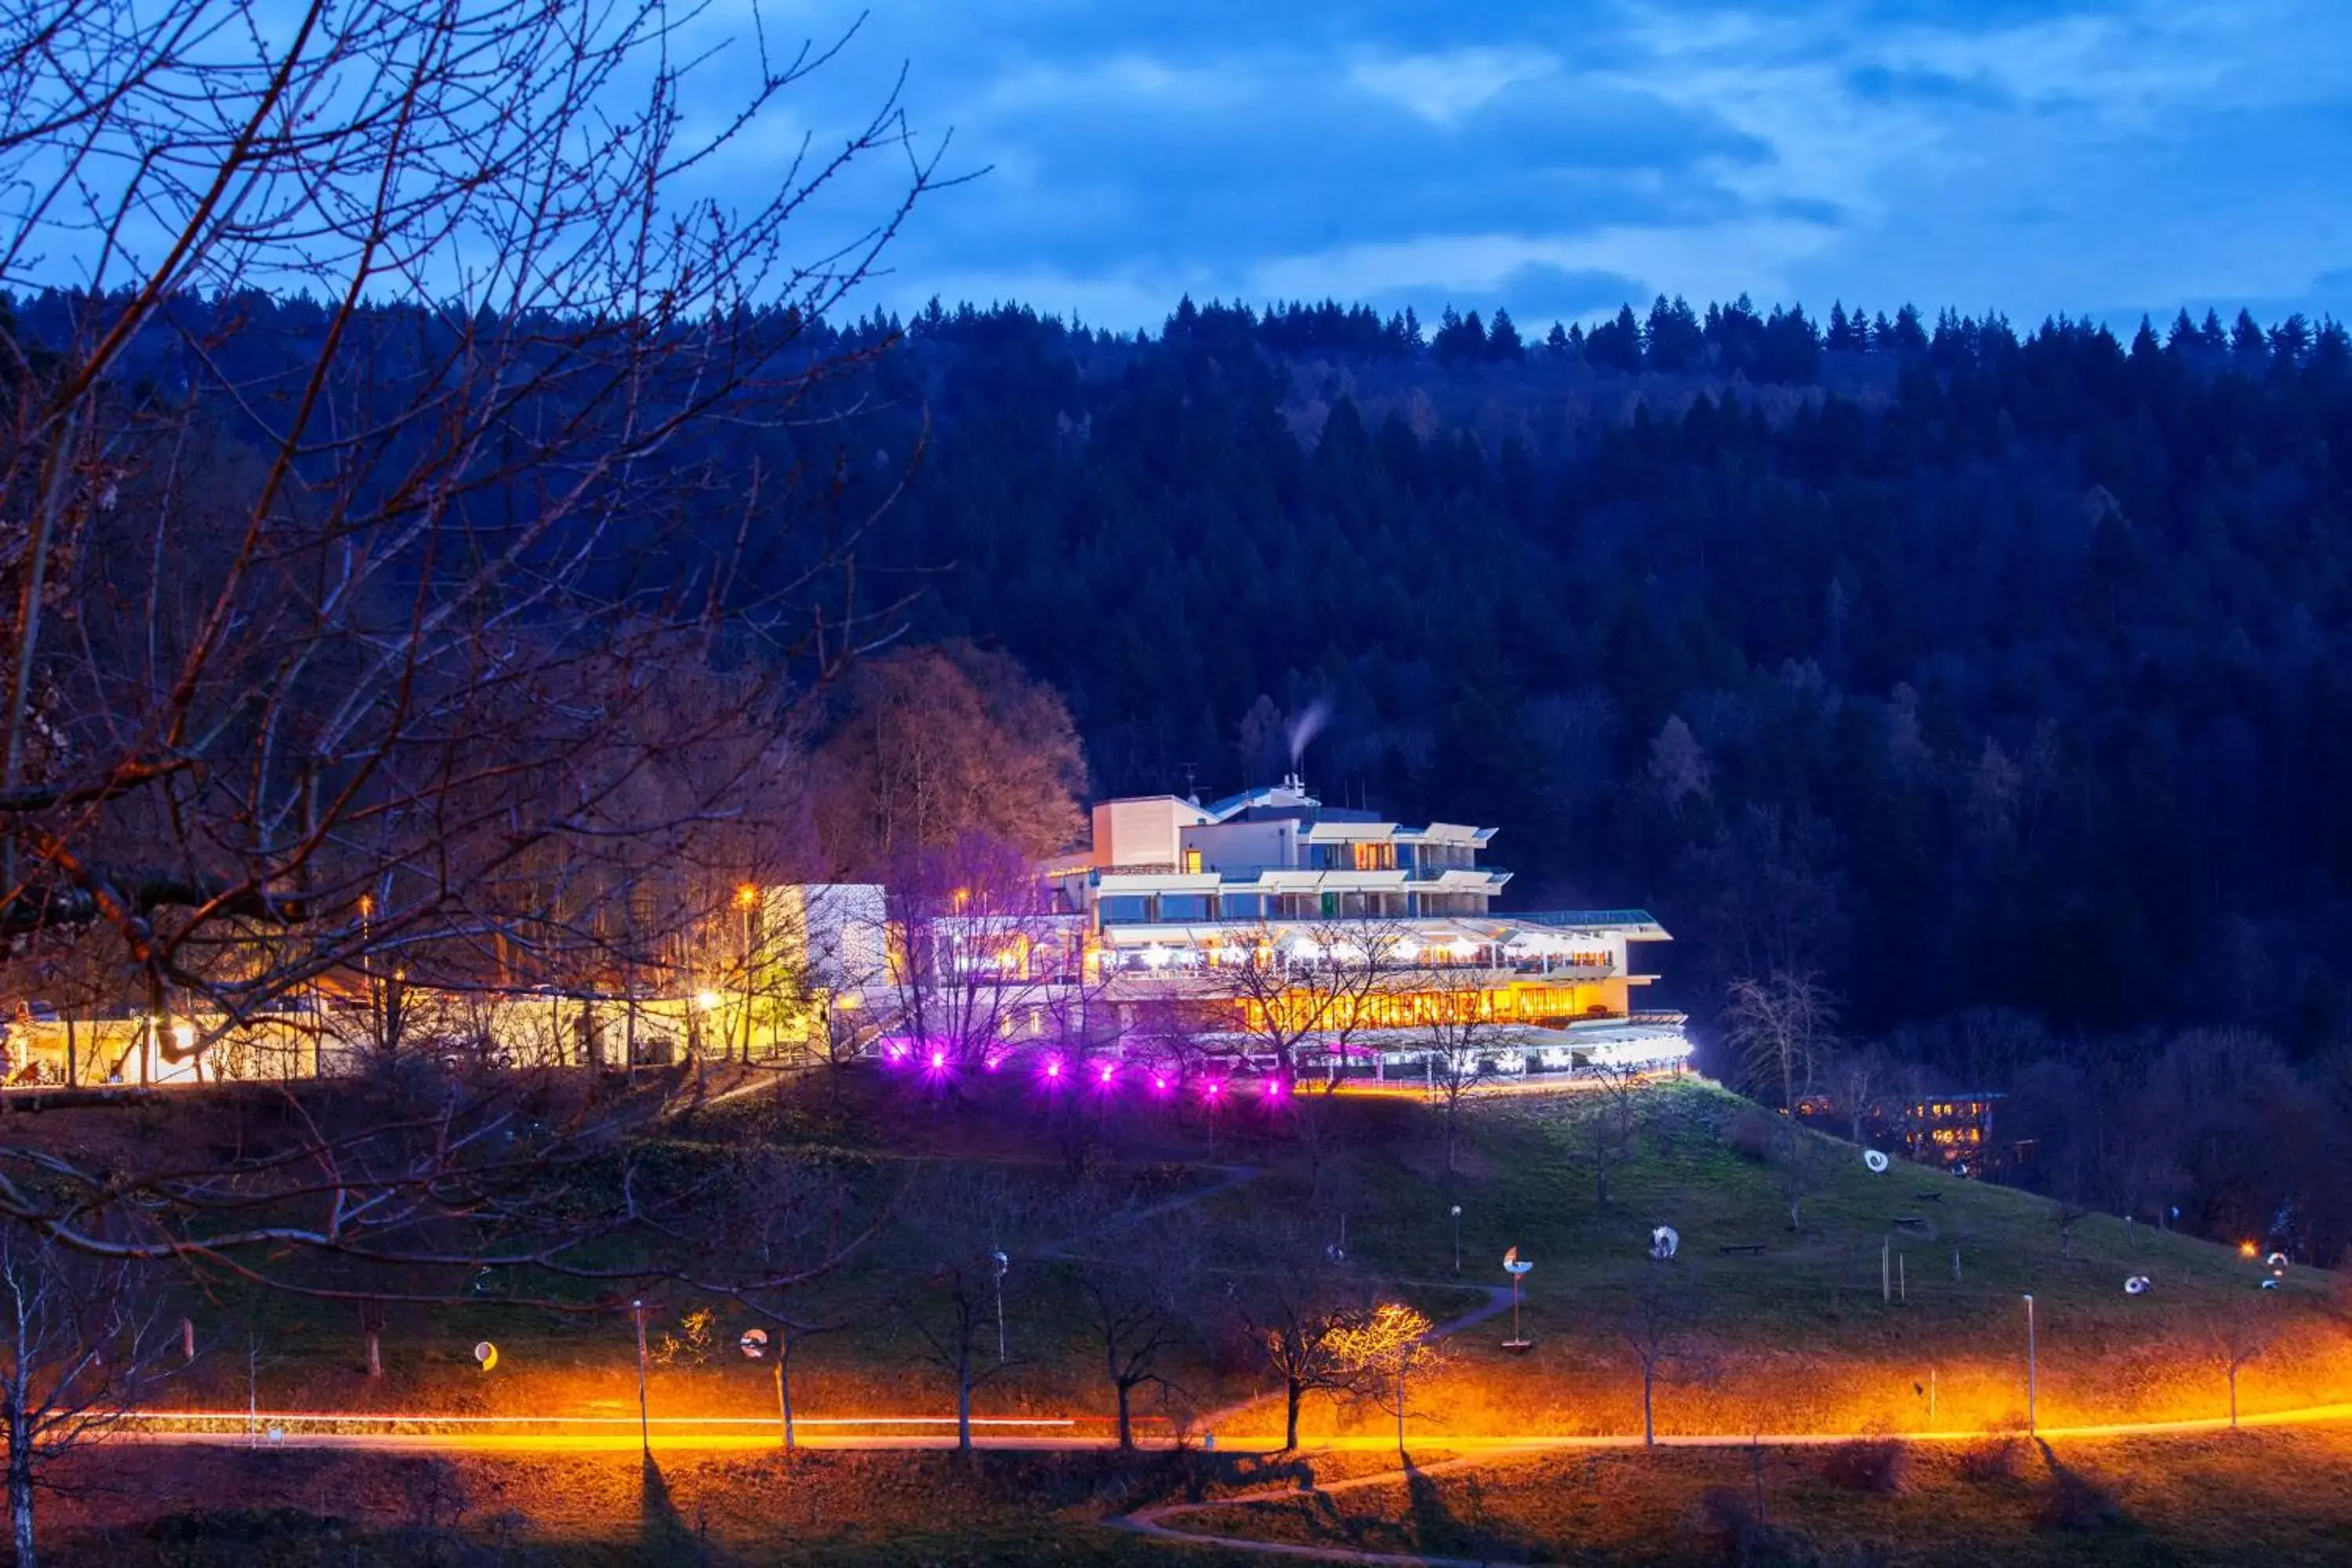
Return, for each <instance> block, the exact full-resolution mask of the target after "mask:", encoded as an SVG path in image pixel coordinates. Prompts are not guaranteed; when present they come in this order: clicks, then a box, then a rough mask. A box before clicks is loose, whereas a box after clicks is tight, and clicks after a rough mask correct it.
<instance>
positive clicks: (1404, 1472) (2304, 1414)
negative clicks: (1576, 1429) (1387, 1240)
mask: <svg viewBox="0 0 2352 1568" xmlns="http://www.w3.org/2000/svg"><path fill="white" fill-rule="evenodd" d="M1454 1326H1456V1325H1454V1324H1449V1325H1447V1327H1448V1328H1449V1329H1450V1328H1453V1327H1454ZM2330 1421H2352V1405H2305V1406H2304V1407H2303V1408H2301V1409H2298V1410H2279V1411H2273V1412H2271V1413H2270V1414H2268V1415H2244V1416H2241V1417H2240V1418H2239V1419H2238V1420H2237V1421H2235V1422H2231V1421H2230V1420H2229V1419H2227V1418H2226V1417H2221V1416H2215V1417H2212V1418H2210V1419H2204V1420H2190V1421H2116V1422H2106V1423H2101V1424H2097V1425H2093V1426H2042V1427H2040V1428H2037V1429H2036V1431H2035V1432H2034V1433H2033V1436H2035V1437H2037V1438H2040V1439H2042V1440H2043V1441H2048V1440H2050V1439H2052V1438H2061V1437H2063V1438H2074V1439H2081V1438H2091V1439H2098V1438H2111V1437H2177V1436H2204V1435H2210V1434H2211V1433H2215V1432H2226V1431H2229V1430H2231V1428H2232V1427H2233V1426H2238V1427H2245V1426H2312V1425H2316V1424H2318V1423H2322V1422H2330ZM2000 1436H2011V1437H2013V1436H2021V1434H2020V1433H2018V1432H2016V1431H2015V1430H2013V1429H2011V1430H2007V1431H2000V1432H1996V1431H1991V1430H1968V1431H1951V1432H1901V1433H1879V1434H1871V1433H1860V1432H1764V1433H1741V1434H1734V1433H1706V1434H1690V1435H1685V1436H1662V1437H1660V1438H1658V1439H1657V1440H1656V1442H1655V1443H1654V1444H1649V1443H1645V1442H1644V1440H1643V1438H1641V1437H1638V1436H1630V1435H1629V1436H1589V1437H1471V1438H1454V1439H1444V1440H1438V1441H1436V1442H1433V1445H1432V1446H1433V1447H1437V1448H1439V1449H1442V1450H1444V1451H1445V1452H1448V1453H1453V1454H1455V1455H1456V1456H1457V1457H1456V1458H1451V1459H1447V1460H1445V1461H1444V1462H1443V1463H1440V1464H1434V1465H1413V1464H1403V1465H1399V1466H1397V1467H1396V1468H1393V1469H1387V1470H1381V1471H1380V1472H1378V1473H1377V1474H1373V1475H1368V1476H1350V1477H1349V1478H1348V1479H1345V1480H1339V1481H1333V1482H1331V1483H1329V1484H1328V1485H1326V1486H1320V1487H1318V1486H1314V1485H1311V1484H1310V1485H1308V1486H1306V1487H1303V1488H1302V1487H1297V1486H1272V1487H1262V1488H1259V1489H1255V1490H1253V1491H1245V1492H1236V1493H1234V1494H1233V1495H1232V1496H1230V1497H1223V1498H1213V1499H1210V1500H1206V1501H1203V1502H1180V1503H1162V1504H1160V1505H1159V1506H1157V1507H1153V1508H1142V1509H1138V1510H1135V1511H1134V1512H1133V1513H1129V1514H1120V1515H1118V1516H1116V1517H1114V1518H1110V1519H1107V1520H1105V1521H1103V1523H1104V1525H1105V1526H1107V1527H1108V1528H1109V1529H1113V1530H1124V1531H1129V1532H1131V1533H1133V1534H1137V1535H1145V1536H1150V1537H1151V1538H1153V1539H1154V1540H1158V1541H1164V1542H1169V1543H1170V1544H1171V1545H1185V1546H1214V1547H1219V1548H1222V1549H1223V1550H1225V1551H1229V1552H1256V1553H1260V1554H1263V1555H1265V1556H1272V1557H1289V1558H1298V1559H1306V1560H1309V1561H1314V1562H1320V1563H1378V1564H1383V1565H1386V1568H1486V1563H1485V1562H1484V1561H1483V1560H1478V1559H1472V1558H1465V1557H1439V1556H1429V1555H1423V1554H1420V1553H1415V1552H1362V1551H1358V1550H1356V1549H1354V1548H1352V1547H1346V1546H1312V1545H1307V1544H1304V1543H1301V1542H1286V1541H1256V1540H1252V1539H1251V1538H1250V1537H1248V1536H1244V1535H1205V1534H1199V1533H1195V1532H1193V1531H1183V1530H1176V1529H1172V1528H1171V1527H1170V1525H1169V1524H1168V1523H1167V1521H1170V1520H1172V1519H1177V1518H1180V1517H1181V1516H1182V1515H1185V1514H1191V1513H1202V1512H1206V1511H1207V1510H1211V1509H1219V1508H1238V1507H1247V1506H1249V1505H1251V1504H1253V1503H1261V1502H1279V1501H1282V1500H1286V1499H1289V1498H1297V1497H1302V1496H1307V1495H1316V1496H1323V1497H1330V1496H1334V1495H1336V1494H1338V1493H1339V1492H1347V1491H1356V1490H1360V1489H1362V1488H1365V1487H1375V1486H1384V1485H1391V1484H1393V1483H1395V1482H1398V1481H1405V1480H1409V1479H1412V1478H1413V1477H1428V1476H1438V1475H1444V1474H1445V1473H1447V1472H1448V1471H1452V1470H1459V1469H1465V1468H1470V1467H1472V1466H1475V1465H1485V1464H1491V1463H1494V1462H1495V1461H1496V1460H1498V1459H1511V1458H1533V1457H1535V1456H1537V1455H1540V1454H1547V1453H1552V1452H1557V1451H1559V1450H1562V1449H1588V1450H1590V1449H1599V1448H1640V1447H1660V1448H1750V1447H1767V1448H1818V1447H1836V1446H1837V1445H1840V1444H1844V1443H1854V1442H1861V1441H1864V1440H1865V1439H1866V1438H1874V1437H1886V1438H1892V1439H1893V1440H1895V1441H1897V1442H1904V1443H1966V1442H1977V1441H1980V1440H1982V1439H1984V1438H1987V1437H2000ZM1335 1447H1336V1448H1342V1449H1347V1448H1353V1449H1359V1450H1360V1449H1364V1448H1369V1447H1382V1448H1385V1447H1388V1442H1387V1439H1385V1438H1382V1439H1379V1440H1377V1441H1367V1440H1358V1441H1355V1442H1350V1443H1347V1444H1341V1445H1334V1446H1332V1447H1326V1448H1322V1449H1318V1450H1316V1451H1317V1452H1324V1453H1328V1452H1331V1451H1333V1448H1335ZM1465 1447H1469V1448H1471V1449H1473V1450H1474V1451H1473V1452H1470V1453H1466V1454H1465V1453H1463V1452H1462V1450H1463V1449H1464V1448H1465Z"/></svg>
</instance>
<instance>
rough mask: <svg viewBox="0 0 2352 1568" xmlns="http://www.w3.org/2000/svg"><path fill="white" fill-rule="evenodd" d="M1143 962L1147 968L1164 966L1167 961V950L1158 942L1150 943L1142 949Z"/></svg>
mask: <svg viewBox="0 0 2352 1568" xmlns="http://www.w3.org/2000/svg"><path fill="white" fill-rule="evenodd" d="M1143 963H1144V966H1145V967H1146V968H1149V969H1160V968H1164V967H1165V966H1166V965H1167V963H1168V950H1167V949H1166V948H1164V947H1161V946H1160V944H1159V943H1158V942H1154V943H1152V944H1151V945H1150V947H1147V948H1145V949H1144V950H1143Z"/></svg>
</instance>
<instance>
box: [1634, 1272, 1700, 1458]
mask: <svg viewBox="0 0 2352 1568" xmlns="http://www.w3.org/2000/svg"><path fill="white" fill-rule="evenodd" d="M1613 1321H1614V1327H1615V1328H1616V1331H1617V1337H1618V1338H1619V1339H1620V1340H1621V1341H1622V1342H1624V1345H1625V1348H1626V1350H1627V1351H1628V1352H1631V1353H1632V1355H1633V1364H1634V1366H1635V1367H1636V1368H1637V1369H1638V1370H1639V1371H1640V1373H1641V1374H1642V1442H1643V1445H1644V1446H1654V1445H1655V1444H1656V1442H1657V1440H1658V1424H1657V1394H1658V1389H1659V1387H1660V1386H1661V1385H1662V1384H1673V1383H1675V1382H1677V1381H1681V1380H1683V1379H1685V1378H1695V1377H1698V1376H1702V1375H1704V1373H1705V1372H1706V1356H1705V1352H1704V1350H1703V1348H1702V1346H1701V1344H1700V1342H1699V1341H1698V1339H1697V1337H1696V1335H1695V1334H1694V1333H1693V1332H1692V1321H1693V1314H1692V1311H1691V1307H1690V1303H1689V1301H1688V1300H1685V1298H1684V1297H1683V1296H1681V1295H1679V1294H1677V1293H1676V1292H1675V1290H1674V1289H1673V1288H1672V1287H1671V1286H1669V1285H1667V1284H1666V1283H1665V1282H1664V1280H1663V1279H1661V1278H1660V1277H1658V1276H1655V1275H1651V1276H1647V1277H1645V1278H1644V1279H1643V1282H1642V1284H1641V1286H1640V1287H1639V1288H1638V1289H1636V1290H1635V1291H1634V1293H1633V1299H1632V1300H1629V1301H1626V1302H1624V1303H1623V1304H1622V1305H1621V1306H1620V1307H1619V1308H1618V1309H1617V1310H1616V1311H1615V1313H1614V1314H1613Z"/></svg>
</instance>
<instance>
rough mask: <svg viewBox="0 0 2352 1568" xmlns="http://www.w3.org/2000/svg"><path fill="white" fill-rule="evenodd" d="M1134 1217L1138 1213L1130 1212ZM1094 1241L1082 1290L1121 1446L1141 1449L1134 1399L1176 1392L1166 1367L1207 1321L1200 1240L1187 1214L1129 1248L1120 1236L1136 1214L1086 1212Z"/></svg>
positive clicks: (1162, 1220)
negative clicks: (1150, 1390) (1152, 1391)
mask: <svg viewBox="0 0 2352 1568" xmlns="http://www.w3.org/2000/svg"><path fill="white" fill-rule="evenodd" d="M1130 1212H1131V1211H1130ZM1082 1213H1083V1214H1084V1215H1085V1222H1086V1227H1087V1231H1088V1232H1089V1233H1090V1239H1089V1240H1088V1242H1087V1248H1088V1256H1087V1257H1085V1258H1081V1259H1079V1262H1078V1289H1079V1290H1080V1292H1081V1293H1082V1294H1083V1295H1084V1296H1085V1298H1086V1302H1087V1316H1088V1318H1089V1320H1090V1321H1091V1322H1092V1325H1093V1328H1094V1331H1095V1335H1096V1338H1097V1341H1098V1342H1099V1343H1100V1344H1101V1346H1102V1352H1103V1375H1104V1376H1105V1377H1106V1378H1107V1379H1108V1381H1109V1383H1110V1385H1111V1389H1112V1391H1113V1393H1114V1394H1116V1395H1117V1397H1118V1446H1119V1447H1120V1448H1121V1449H1131V1448H1133V1447H1135V1429H1134V1420H1133V1402H1134V1395H1135V1391H1136V1390H1137V1389H1139V1388H1140V1387H1142V1386H1143V1385H1144V1384H1159V1385H1160V1388H1161V1389H1162V1390H1163V1391H1165V1390H1168V1389H1171V1388H1172V1387H1173V1386H1174V1385H1173V1384H1171V1383H1170V1382H1169V1380H1168V1377H1167V1373H1166V1370H1165V1369H1166V1367H1167V1364H1168V1361H1169V1358H1170V1356H1171V1353H1173V1352H1176V1351H1177V1350H1179V1349H1180V1348H1181V1347H1182V1346H1184V1345H1185V1344H1187V1343H1189V1342H1192V1338H1193V1335H1194V1331H1195V1325H1196V1324H1197V1322H1198V1321H1199V1317H1200V1308H1201V1303H1200V1301H1199V1300H1198V1294H1199V1289H1200V1282H1201V1267H1202V1258H1201V1237H1200V1234H1199V1226H1198V1222H1197V1220H1196V1219H1194V1218H1193V1217H1192V1211H1191V1210H1189V1209H1185V1210H1180V1211H1178V1212H1176V1213H1174V1214H1171V1215H1160V1216H1159V1217H1158V1218H1155V1219H1154V1220H1153V1221H1152V1222H1151V1234H1150V1237H1148V1238H1145V1239H1142V1240H1139V1241H1137V1242H1133V1243H1131V1244H1130V1243H1124V1242H1122V1241H1121V1240H1120V1233H1121V1232H1123V1231H1125V1230H1126V1229H1127V1227H1128V1226H1129V1224H1130V1223H1132V1221H1131V1217H1130V1214H1122V1213H1118V1212H1116V1211H1114V1212H1111V1213H1108V1214H1105V1213H1103V1212H1102V1211H1101V1210H1100V1208H1099V1207H1098V1206H1096V1205H1088V1207H1087V1209H1086V1210H1084V1211H1082Z"/></svg>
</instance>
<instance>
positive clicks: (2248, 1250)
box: [2238, 1241, 2262, 1258]
mask: <svg viewBox="0 0 2352 1568" xmlns="http://www.w3.org/2000/svg"><path fill="white" fill-rule="evenodd" d="M2261 1250H2262V1248H2261V1247H2256V1246H2255V1245H2254V1244H2253V1243H2252V1242H2251V1241H2242V1242H2240V1243H2238V1256H2239V1257H2241V1258H2252V1257H2253V1256H2254V1254H2256V1253H2257V1252H2260V1251H2261Z"/></svg>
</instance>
